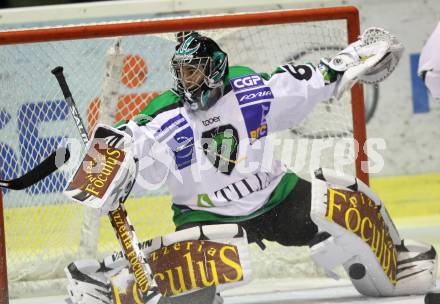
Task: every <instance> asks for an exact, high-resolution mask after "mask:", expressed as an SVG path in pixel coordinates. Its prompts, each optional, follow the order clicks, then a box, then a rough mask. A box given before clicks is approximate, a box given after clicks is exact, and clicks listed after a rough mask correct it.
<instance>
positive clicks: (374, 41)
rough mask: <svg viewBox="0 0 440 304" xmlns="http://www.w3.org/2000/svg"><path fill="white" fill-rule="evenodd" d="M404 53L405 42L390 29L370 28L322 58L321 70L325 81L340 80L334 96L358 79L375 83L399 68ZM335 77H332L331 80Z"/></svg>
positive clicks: (339, 95) (340, 93)
mask: <svg viewBox="0 0 440 304" xmlns="http://www.w3.org/2000/svg"><path fill="white" fill-rule="evenodd" d="M402 53H403V45H402V44H401V43H400V42H399V41H398V40H397V39H396V37H394V36H392V35H391V34H390V33H389V32H387V31H385V30H383V29H381V28H377V27H371V28H368V29H366V30H365V31H364V32H363V34H362V35H361V37H360V38H359V40H358V41H356V42H354V43H352V44H350V45H349V46H348V47H347V48H345V49H344V50H342V51H341V52H339V53H338V54H337V55H336V56H335V57H333V58H323V59H321V70H322V69H323V68H324V69H326V71H324V72H323V74H324V78H325V79H326V80H330V81H334V78H335V77H336V78H337V79H338V80H339V82H338V84H337V86H336V88H335V94H334V95H335V97H336V98H337V99H339V98H341V96H342V94H343V93H344V92H345V91H347V90H349V89H351V87H352V86H353V85H354V84H355V83H356V82H357V81H360V82H362V83H368V84H376V83H379V82H381V81H383V80H384V79H385V78H387V77H388V76H389V75H390V74H391V73H392V72H393V71H394V69H395V68H396V66H397V63H398V62H399V59H400V57H401V56H402ZM332 78H333V79H332Z"/></svg>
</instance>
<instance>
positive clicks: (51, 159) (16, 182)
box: [0, 147, 70, 190]
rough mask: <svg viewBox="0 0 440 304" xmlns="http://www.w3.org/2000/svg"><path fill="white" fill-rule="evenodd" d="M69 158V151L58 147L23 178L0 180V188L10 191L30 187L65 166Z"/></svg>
mask: <svg viewBox="0 0 440 304" xmlns="http://www.w3.org/2000/svg"><path fill="white" fill-rule="evenodd" d="M69 158H70V151H69V149H67V148H65V147H60V148H58V149H57V150H56V151H54V152H52V153H51V154H50V155H49V156H48V157H47V158H46V159H45V160H43V161H42V162H41V163H40V164H38V165H37V166H36V167H35V168H33V169H32V170H31V171H29V172H27V173H26V174H24V175H23V176H21V177H18V178H15V179H11V180H0V187H1V188H6V189H12V190H22V189H25V188H27V187H30V186H32V185H33V184H36V183H37V182H39V181H41V180H42V179H44V178H45V177H46V176H48V175H49V174H51V173H53V172H55V171H56V170H57V169H58V168H59V167H61V166H62V165H63V164H65V163H66V162H67V161H68V160H69Z"/></svg>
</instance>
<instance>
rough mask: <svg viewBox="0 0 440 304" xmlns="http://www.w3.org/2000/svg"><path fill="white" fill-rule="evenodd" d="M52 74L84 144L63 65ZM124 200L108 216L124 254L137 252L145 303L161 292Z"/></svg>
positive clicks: (134, 264) (135, 266)
mask: <svg viewBox="0 0 440 304" xmlns="http://www.w3.org/2000/svg"><path fill="white" fill-rule="evenodd" d="M52 74H53V75H55V77H56V79H57V81H58V84H59V85H60V88H61V91H62V92H63V95H64V98H65V99H66V102H67V104H68V106H69V109H70V112H71V114H72V116H73V118H74V119H75V123H76V125H77V127H78V131H79V132H80V134H81V138H82V139H83V141H84V144H86V143H87V142H88V141H89V137H88V135H87V132H86V128H85V127H84V123H83V121H82V119H81V116H80V115H79V112H78V109H77V107H76V105H75V102H74V100H73V97H72V93H71V92H70V89H69V86H68V85H67V82H66V78H65V77H64V74H63V67H62V66H58V67H56V68H54V69H53V70H52ZM133 184H134V182H133ZM129 193H130V192H128V193H127V195H126V197H125V198H124V199H123V201H125V200H126V199H127V197H128V195H129ZM123 201H122V203H120V204H119V206H118V208H117V209H116V210H114V211H111V212H109V213H108V217H109V219H110V222H111V224H112V227H113V228H114V230H115V233H116V237H117V238H118V241H119V244H120V245H121V247H122V251H123V252H124V254H125V255H126V256H127V257H128V256H130V255H129V252H128V247H131V248H130V249H132V250H133V251H134V252H135V254H136V256H135V257H133V256H131V257H130V258H127V260H128V262H129V264H130V267H131V269H132V271H133V273H134V277H135V280H136V283H137V284H138V287H139V289H140V291H141V293H142V295H143V301H144V303H147V302H148V301H150V300H152V299H153V298H155V297H157V296H159V297H160V293H159V289H158V287H157V284H156V282H155V281H154V279H153V276H152V274H151V270H149V266H148V264H147V259H146V257H145V254H144V252H143V251H142V250H140V249H139V246H138V245H137V244H138V238H137V236H136V233H135V231H134V227H133V225H131V223H130V220H129V218H128V214H127V211H126V209H125V207H124V205H123ZM121 219H122V220H123V221H124V226H125V227H128V228H129V229H130V234H131V238H130V237H127V234H125V235H122V234H123V233H124V232H123V231H120V230H119V229H117V227H118V226H121V225H120V224H118V225H117V222H118V221H120V220H121ZM127 239H128V241H129V244H127ZM138 265H141V268H139V267H138Z"/></svg>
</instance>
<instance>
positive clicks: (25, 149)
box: [0, 21, 354, 297]
mask: <svg viewBox="0 0 440 304" xmlns="http://www.w3.org/2000/svg"><path fill="white" fill-rule="evenodd" d="M200 32H201V33H202V34H206V35H207V36H209V37H211V38H213V39H215V40H216V41H217V42H218V43H219V44H220V45H221V47H222V49H223V50H224V51H226V52H227V53H228V55H229V59H230V63H231V65H244V66H249V67H251V68H253V69H254V70H256V71H257V72H272V71H273V70H274V69H275V68H276V67H277V66H278V65H280V64H283V63H286V62H297V63H304V62H312V63H318V60H319V58H321V57H324V56H332V55H334V54H335V53H336V52H337V50H339V49H341V48H343V47H344V46H346V45H347V43H348V42H347V24H346V21H320V22H309V23H298V24H285V25H271V26H259V27H252V26H250V27H240V28H233V29H223V30H222V29H220V30H207V31H200ZM115 45H116V47H115ZM174 46H175V37H174V33H169V34H157V35H152V34H149V35H143V36H124V37H122V38H120V39H118V38H116V37H113V38H97V39H82V40H73V41H67V40H65V41H54V42H47V43H31V44H15V45H4V46H1V47H0V62H2V69H1V71H0V102H1V103H0V138H1V139H0V154H1V156H2V157H1V163H0V174H1V178H2V179H12V178H15V177H19V176H21V175H22V174H24V173H25V172H27V171H29V170H30V169H31V168H33V167H35V166H36V165H37V164H38V163H40V162H41V161H42V160H43V159H44V158H45V157H46V156H48V155H49V154H50V153H51V152H52V151H54V150H55V148H56V146H57V145H58V144H59V143H60V142H61V141H62V140H63V138H74V139H76V140H77V141H78V142H80V137H79V134H78V131H77V130H76V127H75V124H74V122H73V120H72V118H71V116H70V114H69V112H68V109H67V106H66V103H65V101H64V99H63V97H62V94H61V91H60V88H59V87H58V84H57V82H56V80H55V78H54V77H53V75H52V74H51V73H50V71H51V69H53V68H54V67H55V66H58V65H61V66H63V67H64V72H65V76H66V79H67V82H68V84H69V86H70V89H71V91H72V94H73V97H74V99H75V101H76V104H77V106H78V108H79V111H80V115H81V116H82V117H83V120H84V121H85V122H86V124H87V125H88V128H89V130H91V129H93V126H94V125H95V124H96V123H97V122H98V121H103V122H106V123H113V122H116V121H118V120H120V119H130V118H131V117H133V116H134V115H136V114H137V113H138V112H139V111H141V110H142V109H143V108H144V107H145V106H146V105H147V104H148V103H149V101H150V100H151V99H152V98H154V97H155V96H157V95H158V94H159V93H160V92H162V91H164V90H166V89H168V88H170V87H171V86H172V83H173V82H172V77H171V75H170V73H169V65H168V62H169V59H170V58H171V56H172V53H173V51H174ZM352 134H353V127H352V114H351V104H350V99H349V97H348V96H347V98H345V99H342V100H340V101H334V100H332V101H328V102H325V103H323V104H321V105H319V106H318V107H317V108H316V110H315V111H314V112H313V113H312V115H311V116H310V117H309V118H308V119H307V120H306V121H305V122H304V123H303V124H302V125H301V126H299V127H297V128H295V129H294V130H293V131H290V130H288V131H286V132H284V133H282V134H281V135H278V136H277V137H275V138H273V139H274V140H276V139H281V140H282V145H279V146H278V149H277V151H276V153H277V156H278V157H280V158H282V159H283V160H284V161H285V162H286V163H287V164H288V165H290V167H291V168H293V169H294V170H295V171H297V172H299V174H300V175H302V176H305V177H307V174H308V172H309V169H310V167H315V168H316V166H317V164H316V160H314V159H313V158H312V159H311V158H310V155H311V154H313V153H314V152H313V151H312V150H314V149H315V150H316V149H318V150H319V147H321V148H322V147H327V148H325V151H324V153H323V155H324V156H322V157H321V162H322V163H321V164H322V165H324V166H327V167H334V160H335V158H340V159H342V160H343V161H342V163H344V162H346V161H347V156H348V158H350V157H351V158H353V156H352V155H350V153H347V147H349V146H350V145H352V143H353V135H352ZM314 138H315V139H316V140H315V141H312V139H314ZM341 139H342V140H343V141H342V144H341V141H340V140H341ZM348 143H351V144H348ZM289 147H290V148H289ZM289 149H290V150H289ZM315 152H316V151H315ZM348 152H351V153H352V152H353V151H351V150H350V149H349V150H348ZM77 155H79V152H77V153H76V154H74V157H72V160H70V161H69V163H68V164H67V166H66V168H64V169H62V170H61V171H58V172H55V173H54V174H52V175H50V176H49V177H47V178H46V179H45V180H43V181H41V182H39V183H38V184H36V185H35V186H33V187H31V188H29V189H26V190H24V191H5V192H4V198H3V204H4V208H5V226H6V245H7V258H8V279H9V284H10V293H11V296H12V297H15V296H21V295H25V294H29V293H36V292H37V291H38V292H42V291H43V290H45V289H47V286H49V285H50V286H51V287H50V288H51V289H52V290H54V288H55V289H57V288H61V287H62V284H61V283H59V282H60V281H59V280H58V279H59V278H63V276H64V275H63V271H62V269H63V267H64V266H65V265H66V264H67V263H68V262H70V261H72V260H74V259H78V258H84V257H97V256H99V257H103V256H105V255H106V254H108V253H110V252H112V251H113V250H117V249H119V248H118V243H117V240H116V238H115V236H114V233H113V231H112V228H111V226H110V225H109V223H108V220H107V219H106V218H103V219H101V220H100V221H97V220H93V219H94V217H93V214H90V211H87V210H85V208H83V207H82V206H79V205H75V204H72V203H70V202H67V201H66V199H65V197H63V195H62V193H61V191H62V189H63V187H64V186H65V184H66V180H67V178H68V176H69V174H70V172H71V168H72V167H74V166H75V159H76V157H77ZM75 156H76V157H75ZM311 163H312V164H311ZM343 169H344V171H348V172H352V173H353V172H354V163H353V161H352V162H351V163H350V164H349V165H347V166H345V167H344V168H343ZM169 206H170V198H169V197H168V196H167V195H166V190H161V191H159V192H157V193H149V194H146V196H145V197H141V198H133V199H131V200H129V201H128V202H127V210H128V212H129V215H130V218H131V221H132V223H133V225H134V227H135V228H136V231H137V233H138V236H139V238H140V239H141V240H145V239H147V238H151V237H153V236H156V235H159V234H164V233H168V232H170V231H172V230H173V229H174V226H173V224H172V222H171V210H170V208H169ZM274 252H276V251H274ZM279 252H281V253H280V254H281V255H282V256H283V257H284V258H285V259H288V257H286V256H285V255H286V254H285V250H284V251H279ZM273 256H275V254H274V255H273ZM295 256H298V254H297V253H294V251H292V256H291V261H292V263H296V264H298V262H301V263H302V262H303V258H300V261H299V260H298V258H297V257H296V258H295ZM263 260H265V261H266V260H267V259H266V258H263ZM267 263H269V262H267ZM263 264H264V263H262V264H261V265H263ZM297 267H299V266H298V265H297ZM300 268H301V267H300ZM257 273H258V274H260V275H262V276H267V275H268V274H269V273H272V275H273V276H280V275H282V274H280V273H278V274H275V273H273V271H270V267H269V266H268V269H266V270H265V269H264V267H263V268H261V267H260V268H259V271H258V272H257ZM49 283H54V284H49ZM54 286H55V287H54ZM43 287H44V288H43Z"/></svg>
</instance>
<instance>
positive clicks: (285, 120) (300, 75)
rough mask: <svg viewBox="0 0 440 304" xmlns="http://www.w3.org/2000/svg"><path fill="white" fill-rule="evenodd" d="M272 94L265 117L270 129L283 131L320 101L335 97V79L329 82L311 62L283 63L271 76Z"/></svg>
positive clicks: (296, 123)
mask: <svg viewBox="0 0 440 304" xmlns="http://www.w3.org/2000/svg"><path fill="white" fill-rule="evenodd" d="M266 85H267V86H268V87H269V88H270V90H271V91H272V94H273V101H272V102H271V105H270V111H269V112H268V114H267V116H266V119H267V123H268V126H269V129H270V130H271V131H281V130H285V129H288V128H291V127H294V126H296V125H298V124H299V123H301V122H302V121H303V120H304V118H305V117H306V116H307V115H308V114H309V113H310V112H311V111H312V110H313V108H314V107H315V105H316V104H317V103H319V102H322V101H325V100H328V99H330V97H332V95H333V93H334V90H335V86H336V83H335V82H333V83H328V82H326V81H325V80H324V77H323V75H322V73H321V72H320V70H319V69H318V68H316V67H314V66H313V65H311V64H305V65H295V66H294V65H290V64H289V65H284V66H282V67H279V68H278V69H277V70H276V71H275V72H274V74H272V76H271V77H270V78H269V79H268V81H267V83H266Z"/></svg>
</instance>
